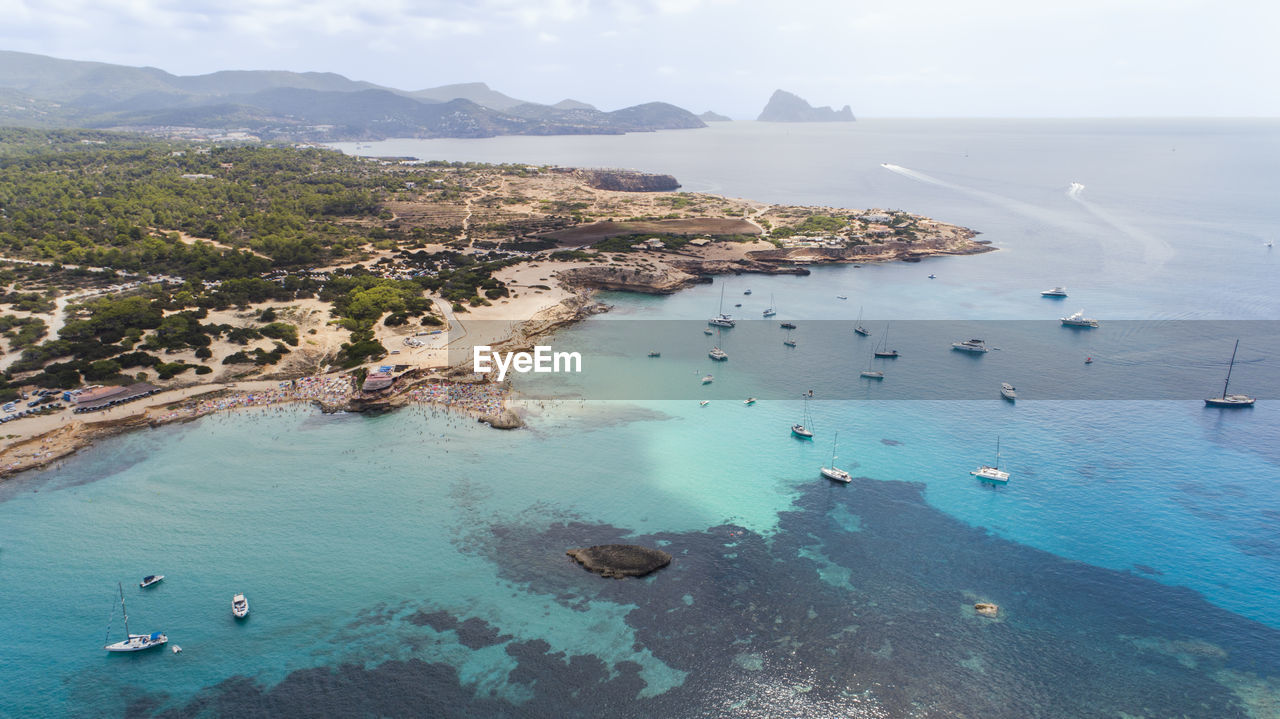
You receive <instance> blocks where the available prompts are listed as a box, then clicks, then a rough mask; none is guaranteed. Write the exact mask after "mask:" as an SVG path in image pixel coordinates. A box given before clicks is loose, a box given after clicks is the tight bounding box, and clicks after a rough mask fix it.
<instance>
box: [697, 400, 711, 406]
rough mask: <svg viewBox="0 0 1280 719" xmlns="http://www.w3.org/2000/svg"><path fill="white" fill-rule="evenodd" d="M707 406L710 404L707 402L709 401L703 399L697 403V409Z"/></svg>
mask: <svg viewBox="0 0 1280 719" xmlns="http://www.w3.org/2000/svg"><path fill="white" fill-rule="evenodd" d="M709 404H711V400H709V399H704V400H702V401H700V402H698V406H699V407H706V406H707V405H709Z"/></svg>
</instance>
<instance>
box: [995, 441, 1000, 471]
mask: <svg viewBox="0 0 1280 719" xmlns="http://www.w3.org/2000/svg"><path fill="white" fill-rule="evenodd" d="M996 469H1000V435H996Z"/></svg>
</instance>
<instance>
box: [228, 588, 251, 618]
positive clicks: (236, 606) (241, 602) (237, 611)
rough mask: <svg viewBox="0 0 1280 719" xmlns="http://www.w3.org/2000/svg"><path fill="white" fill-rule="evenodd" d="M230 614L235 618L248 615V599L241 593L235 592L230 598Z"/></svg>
mask: <svg viewBox="0 0 1280 719" xmlns="http://www.w3.org/2000/svg"><path fill="white" fill-rule="evenodd" d="M231 616H233V617H235V618H236V619H244V618H245V617H247V616H249V600H248V599H245V598H244V595H243V594H237V595H235V596H234V597H232V598H231Z"/></svg>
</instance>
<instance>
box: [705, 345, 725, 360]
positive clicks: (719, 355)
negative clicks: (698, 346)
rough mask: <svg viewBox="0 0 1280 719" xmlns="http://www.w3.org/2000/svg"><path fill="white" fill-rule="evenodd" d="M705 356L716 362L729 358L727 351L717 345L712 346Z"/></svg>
mask: <svg viewBox="0 0 1280 719" xmlns="http://www.w3.org/2000/svg"><path fill="white" fill-rule="evenodd" d="M707 356H708V357H710V358H711V359H713V360H715V361H717V362H724V361H725V360H727V359H729V353H728V352H725V351H724V350H722V349H720V348H719V347H712V348H711V351H710V352H708V353H707Z"/></svg>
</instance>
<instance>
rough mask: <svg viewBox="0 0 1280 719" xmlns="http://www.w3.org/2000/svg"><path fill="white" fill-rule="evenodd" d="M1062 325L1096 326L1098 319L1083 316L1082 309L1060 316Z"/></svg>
mask: <svg viewBox="0 0 1280 719" xmlns="http://www.w3.org/2000/svg"><path fill="white" fill-rule="evenodd" d="M1062 326H1063V327H1097V326H1098V321H1097V320H1095V319H1093V318H1092V317H1085V316H1084V310H1080V311H1079V312H1077V313H1075V314H1073V315H1070V316H1067V317H1063V318H1062Z"/></svg>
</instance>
